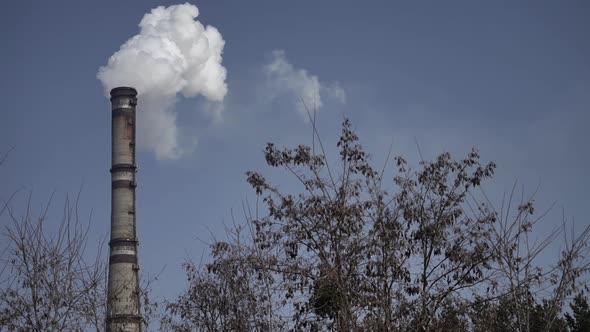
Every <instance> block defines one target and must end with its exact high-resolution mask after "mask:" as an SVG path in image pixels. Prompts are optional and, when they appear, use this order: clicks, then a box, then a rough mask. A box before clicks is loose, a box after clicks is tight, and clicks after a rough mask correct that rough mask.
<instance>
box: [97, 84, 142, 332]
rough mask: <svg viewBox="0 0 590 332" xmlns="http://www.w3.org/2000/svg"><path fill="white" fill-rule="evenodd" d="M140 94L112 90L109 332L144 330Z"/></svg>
mask: <svg viewBox="0 0 590 332" xmlns="http://www.w3.org/2000/svg"><path fill="white" fill-rule="evenodd" d="M136 96H137V91H136V90H135V89H133V88H129V87H119V88H115V89H113V90H111V105H112V113H113V114H112V117H113V122H112V164H111V165H112V167H111V240H110V242H109V247H110V256H109V280H108V290H107V315H106V316H107V317H106V331H111V332H119V331H121V332H138V331H141V316H140V314H139V276H138V270H139V264H138V261H137V245H138V242H137V231H136V225H135V187H136V183H135V172H136V164H135V106H136V105H137V98H136Z"/></svg>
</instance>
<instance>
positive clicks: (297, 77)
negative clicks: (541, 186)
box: [264, 50, 346, 121]
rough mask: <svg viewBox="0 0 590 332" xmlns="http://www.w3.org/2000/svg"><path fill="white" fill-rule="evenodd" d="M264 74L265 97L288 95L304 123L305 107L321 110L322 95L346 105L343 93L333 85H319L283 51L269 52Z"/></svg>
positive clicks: (315, 79)
mask: <svg viewBox="0 0 590 332" xmlns="http://www.w3.org/2000/svg"><path fill="white" fill-rule="evenodd" d="M264 71H265V73H266V75H267V79H268V83H269V84H268V87H267V89H266V90H265V91H264V93H265V95H266V98H268V99H274V98H277V97H279V96H282V95H289V96H290V97H292V98H293V101H294V102H295V105H296V108H297V111H298V112H299V113H300V114H301V115H302V116H303V118H304V119H305V120H306V121H307V120H308V115H307V110H306V109H305V107H306V106H307V108H308V109H309V110H310V111H311V110H313V109H315V110H316V111H317V110H319V109H321V108H322V106H323V105H324V102H323V99H322V95H323V96H327V97H329V98H332V99H334V100H336V101H338V102H340V103H342V104H345V103H346V93H345V92H344V89H342V88H341V87H340V85H339V84H338V83H337V82H334V83H325V82H320V80H319V78H318V76H316V75H312V74H310V73H309V72H308V71H307V70H305V69H302V68H295V67H294V66H293V64H291V63H290V62H289V61H288V59H287V56H286V54H285V51H283V50H275V51H273V52H272V53H271V60H270V62H269V63H267V64H266V65H265V66H264ZM302 101H303V102H304V103H305V105H304V104H303V103H302Z"/></svg>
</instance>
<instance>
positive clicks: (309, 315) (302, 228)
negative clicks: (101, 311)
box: [167, 119, 589, 331]
mask: <svg viewBox="0 0 590 332" xmlns="http://www.w3.org/2000/svg"><path fill="white" fill-rule="evenodd" d="M310 120H311V119H310ZM312 124H313V121H312ZM316 139H317V142H318V145H319V149H320V152H319V153H316V151H315V150H316V149H315V142H316ZM313 142H314V144H313V145H312V146H311V147H310V146H306V145H299V146H297V147H295V148H292V149H289V148H278V147H277V146H275V145H274V144H272V143H269V144H268V145H267V146H266V149H265V152H264V156H265V159H266V163H267V164H268V165H269V166H270V167H273V168H282V169H284V170H285V171H286V172H288V173H289V174H291V175H292V176H293V177H295V178H296V179H297V180H298V182H299V183H300V185H301V191H300V192H298V193H295V192H293V193H289V192H284V191H282V190H281V189H280V187H279V186H277V185H275V184H273V183H271V182H270V181H268V180H267V179H266V178H265V177H264V176H263V175H262V174H261V173H258V172H248V173H247V181H248V183H249V184H250V185H251V186H252V188H253V189H254V191H255V192H256V194H257V197H259V200H261V202H262V204H263V205H264V206H265V208H266V211H267V212H268V213H267V214H265V215H264V216H259V215H258V213H256V214H255V215H252V214H251V213H250V212H249V210H248V208H246V209H245V210H246V213H245V215H246V217H247V218H246V219H247V222H246V224H245V225H243V226H236V227H234V228H232V229H230V235H231V236H230V237H229V239H228V241H227V242H220V241H216V242H215V243H214V244H213V245H212V247H211V248H212V253H213V254H212V261H211V263H209V264H207V265H206V266H204V267H203V268H200V267H198V266H196V265H194V264H192V263H188V264H187V265H186V266H185V267H186V272H187V276H188V279H189V284H188V287H187V289H186V291H185V292H184V293H183V294H182V295H181V296H180V297H179V298H178V299H177V300H176V301H174V302H171V303H169V305H168V309H169V311H168V317H167V319H168V322H175V324H171V325H168V326H167V327H168V328H170V329H172V330H176V331H194V330H206V331H221V330H252V331H268V330H273V331H278V330H296V331H329V330H336V331H449V330H454V331H562V330H565V322H564V320H563V319H562V318H561V316H560V315H561V309H562V306H563V305H564V303H565V301H567V299H568V298H569V296H570V295H571V294H572V292H573V291H575V290H576V289H577V288H576V287H577V286H579V283H580V277H581V276H582V275H583V274H585V273H586V272H587V268H588V265H587V263H586V262H585V261H584V254H585V250H586V244H587V242H588V232H589V230H588V228H586V229H585V230H584V231H583V232H581V233H580V235H579V236H578V237H577V238H575V239H573V240H570V239H566V243H567V246H566V247H565V248H563V249H562V253H561V256H560V257H561V258H560V259H559V261H557V262H556V263H555V265H554V266H540V265H538V264H536V261H535V259H536V258H537V257H539V256H540V255H541V254H542V253H543V252H544V250H545V249H546V248H547V247H548V245H549V244H550V243H551V242H552V241H554V240H555V239H556V237H557V236H558V235H561V234H564V233H565V232H563V230H564V227H565V225H563V227H561V228H559V229H556V231H555V232H554V233H552V234H550V235H549V236H548V237H547V238H546V239H544V241H541V242H537V245H536V246H535V245H533V244H532V241H529V236H530V234H531V231H532V229H533V226H535V224H536V223H537V222H538V220H539V219H540V217H542V216H543V215H541V216H539V217H537V216H535V215H534V209H533V200H532V197H531V198H530V199H528V200H524V199H523V200H521V201H520V202H519V203H518V204H516V203H515V199H514V197H513V196H514V190H513V192H512V194H511V195H510V197H509V198H508V199H507V200H506V202H504V203H502V207H501V209H500V211H497V210H496V209H494V207H493V206H492V204H491V203H490V201H489V200H488V199H487V197H486V195H485V192H484V191H483V190H480V187H481V186H482V185H483V184H484V183H485V182H486V181H488V180H489V179H491V178H492V176H493V175H494V170H495V168H496V165H495V164H494V163H493V162H488V163H483V162H482V161H481V160H480V156H479V154H478V152H477V150H472V151H471V152H469V153H468V154H467V155H466V156H465V157H464V158H462V159H454V158H452V156H451V155H450V154H449V153H443V154H441V155H440V156H438V157H437V158H436V159H434V160H433V161H422V162H420V164H419V169H418V170H413V169H412V168H411V167H409V166H408V163H407V162H406V161H405V160H404V159H403V158H402V157H396V158H394V160H395V165H396V175H395V177H394V178H393V182H392V184H391V185H387V184H386V182H387V181H386V179H384V169H381V170H378V169H375V168H374V167H373V166H371V160H370V156H369V155H368V154H367V153H366V152H365V151H364V150H363V148H362V146H361V145H360V143H359V139H358V137H357V135H356V134H355V132H354V131H353V130H352V126H351V124H350V122H349V120H348V119H345V120H344V123H343V125H342V133H341V135H340V139H339V141H338V143H337V148H338V151H339V165H338V166H337V167H336V168H335V167H330V166H329V165H330V164H329V163H328V160H327V158H326V154H325V151H324V148H323V145H322V142H321V140H320V139H319V137H318V136H317V132H316V131H315V125H314V141H313ZM388 159H389V157H388ZM386 186H387V187H388V188H387V190H386V189H384V187H386ZM515 204H516V205H517V207H516V208H513V207H512V205H515ZM256 211H258V206H257V209H256ZM243 232H246V233H247V234H246V235H243V234H242V233H243ZM508 308H509V309H508Z"/></svg>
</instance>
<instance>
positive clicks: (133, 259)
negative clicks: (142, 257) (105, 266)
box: [109, 254, 137, 265]
mask: <svg viewBox="0 0 590 332" xmlns="http://www.w3.org/2000/svg"><path fill="white" fill-rule="evenodd" d="M118 263H129V264H137V256H135V255H127V254H117V255H112V256H111V257H109V265H111V264H118Z"/></svg>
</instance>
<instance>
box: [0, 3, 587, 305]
mask: <svg viewBox="0 0 590 332" xmlns="http://www.w3.org/2000/svg"><path fill="white" fill-rule="evenodd" d="M172 4H176V3H175V2H168V1H164V2H156V1H37V2H31V1H11V2H7V3H5V4H4V5H3V7H2V10H1V12H0V16H1V18H0V25H1V29H0V34H1V39H0V40H1V45H2V47H1V50H0V59H1V61H0V73H1V75H2V76H1V78H0V82H1V84H2V85H1V86H0V100H2V108H1V109H0V153H3V152H5V151H8V150H9V149H10V148H11V147H14V149H13V150H12V151H11V152H10V154H9V156H8V159H7V161H6V163H5V164H4V165H3V166H2V167H1V168H0V197H1V198H2V199H6V198H7V197H8V196H9V195H10V194H11V193H12V192H14V191H15V190H18V189H19V188H21V194H20V196H19V198H17V199H16V200H15V201H14V202H13V208H14V209H15V211H17V212H18V211H22V210H23V209H24V206H23V204H22V203H23V201H24V200H25V199H26V197H27V194H28V193H30V192H32V193H33V205H32V206H33V208H34V209H35V210H36V211H38V210H40V208H41V204H42V203H43V202H46V201H47V199H48V198H49V196H50V195H51V193H52V192H55V202H54V209H52V210H51V213H50V217H52V220H53V221H52V222H54V223H55V222H56V221H59V217H60V216H61V210H60V207H61V204H62V203H63V199H64V197H65V195H66V194H68V193H69V194H75V193H76V192H77V191H78V190H79V189H80V187H81V186H82V187H83V189H82V197H81V204H80V212H81V215H82V216H83V218H84V219H86V216H88V215H89V214H90V211H92V225H91V228H92V239H91V240H95V239H96V238H98V237H99V236H101V235H102V236H105V235H107V234H108V231H109V223H110V188H111V186H110V174H109V168H110V162H111V160H110V157H111V155H110V147H111V142H110V126H111V122H110V119H111V115H110V103H109V100H108V99H107V98H105V96H104V91H103V87H102V85H101V83H100V81H99V80H97V78H96V74H97V71H98V68H99V67H100V66H104V65H105V64H106V63H107V61H108V58H109V56H111V55H112V54H113V53H114V52H116V51H117V50H118V49H119V47H120V46H121V44H123V43H124V42H125V41H126V40H127V39H129V38H130V37H132V36H133V35H135V34H137V33H138V26H137V25H138V23H139V22H140V20H141V18H142V17H143V15H144V14H146V13H148V12H149V11H150V10H151V9H152V8H154V7H157V6H159V5H164V6H168V5H172ZM193 4H194V5H196V6H197V7H198V8H199V10H200V16H199V17H198V18H197V19H198V20H199V21H200V22H202V23H203V24H205V25H212V26H214V27H216V28H217V29H218V30H219V32H220V33H221V35H222V36H223V39H224V40H225V43H226V44H225V48H224V52H223V62H222V63H223V65H224V67H225V68H226V69H227V80H226V82H227V87H228V94H227V95H226V96H225V99H224V101H223V102H222V103H221V104H217V105H216V107H217V108H216V109H223V112H222V113H220V115H219V114H217V115H215V114H214V113H212V112H211V107H212V106H211V105H210V104H209V103H208V102H207V101H206V100H205V99H204V98H203V97H196V98H183V97H179V98H178V101H177V104H176V108H175V109H176V110H175V111H176V114H177V126H178V129H179V131H180V133H181V135H182V140H183V144H185V145H187V146H188V147H189V148H188V149H187V151H189V152H188V153H186V154H185V155H183V156H182V157H180V158H177V159H172V160H170V159H163V160H161V159H158V158H156V156H155V154H154V153H153V151H150V150H142V151H138V156H137V157H138V164H139V172H138V178H137V179H138V184H139V187H138V189H137V195H138V205H137V209H138V211H137V216H138V231H139V238H140V264H141V268H142V271H143V273H149V274H153V273H157V272H159V271H160V270H161V269H162V268H164V267H165V268H164V271H163V273H162V275H161V276H160V282H159V284H158V286H157V289H156V294H157V295H158V296H166V297H168V298H171V297H172V296H174V295H175V294H176V293H178V292H179V291H180V290H181V289H182V288H183V287H184V282H185V281H184V275H183V273H182V271H181V268H180V264H181V263H182V262H183V261H184V259H185V258H186V257H192V258H193V259H195V260H197V261H198V260H199V259H200V257H201V256H205V257H206V256H207V253H208V252H207V249H206V245H205V244H204V243H203V242H202V241H207V240H210V239H211V236H217V237H219V238H221V237H222V236H223V225H224V223H225V224H231V212H230V211H231V210H232V209H233V210H234V214H235V215H236V218H237V220H238V221H240V220H242V219H243V218H242V217H241V203H242V201H244V200H246V199H248V200H249V201H250V203H251V204H253V202H254V200H255V195H254V192H253V191H252V190H250V189H249V188H248V186H247V184H246V182H245V175H244V173H245V172H246V171H248V170H259V171H262V172H263V173H264V172H267V171H268V168H267V167H265V165H264V162H263V161H264V160H263V155H262V151H263V148H264V144H265V143H266V142H268V141H273V142H276V143H278V144H281V145H282V144H298V143H310V142H311V128H310V126H309V124H308V123H306V121H304V117H303V116H302V115H301V113H300V104H299V99H298V96H300V95H302V94H305V93H306V91H317V93H318V94H319V95H320V98H321V100H322V106H321V107H320V108H319V110H318V121H319V127H320V134H321V135H322V137H323V140H324V144H326V145H330V146H331V150H330V151H333V148H334V147H335V143H336V140H337V135H338V128H339V125H340V123H341V121H342V118H343V116H348V117H350V118H351V120H352V122H353V124H354V126H355V128H356V129H357V131H358V133H359V136H360V137H361V141H362V143H363V144H364V145H365V146H366V147H367V150H368V151H369V152H371V154H372V155H373V156H374V159H375V161H376V162H377V163H378V164H379V165H380V164H381V163H383V161H384V160H385V155H386V153H387V150H388V148H389V145H390V143H391V142H393V151H392V153H394V154H403V155H405V156H407V157H408V159H410V160H412V161H414V162H415V161H417V160H418V153H417V149H416V143H415V142H416V141H418V142H419V145H420V147H421V149H422V153H423V155H424V157H425V158H433V157H435V156H436V155H437V154H439V153H440V152H443V151H451V152H452V153H453V155H455V156H457V157H459V156H462V155H465V154H466V153H467V152H468V151H469V149H470V148H471V147H472V146H476V147H478V148H479V150H480V152H481V155H482V158H483V159H484V160H494V161H495V162H496V163H497V164H498V172H497V176H496V178H495V179H494V180H493V181H492V183H491V184H490V186H488V187H487V188H488V189H487V193H488V194H489V195H490V196H491V197H492V199H493V200H494V201H496V202H499V201H500V200H501V195H502V192H504V191H506V190H509V189H510V188H511V187H512V185H513V183H514V181H515V180H518V183H519V185H523V186H524V188H525V190H526V191H527V192H529V193H530V192H532V191H534V190H535V189H536V188H537V187H539V192H538V194H537V199H536V202H537V203H538V204H537V205H538V207H539V209H541V210H542V209H543V208H547V207H549V206H550V204H551V203H552V202H555V203H556V206H555V209H554V213H551V214H550V215H549V216H548V217H547V219H546V220H545V225H544V226H543V227H542V228H541V229H539V233H538V234H539V236H541V235H542V234H543V232H546V231H547V230H550V229H551V228H552V227H555V226H556V225H558V224H560V223H561V211H562V208H563V209H564V211H565V215H566V216H567V217H568V218H569V220H572V219H575V223H576V226H575V227H576V229H581V228H582V227H583V226H585V225H588V223H589V221H588V218H587V209H586V208H587V204H588V201H589V198H590V197H589V196H590V195H589V189H588V188H589V187H590V177H589V176H588V174H587V168H588V164H589V162H590V156H589V153H590V149H589V148H588V142H589V141H590V134H589V132H588V129H587V128H588V126H589V124H590V36H589V35H590V19H589V18H590V2H588V1H557V0H556V1H528V2H527V1H518V2H515V1H488V2H486V3H484V2H481V1H478V2H474V1H444V2H443V1H431V2H426V1H411V2H396V1H198V2H193ZM277 51H278V52H277ZM273 52H274V53H273ZM277 59H278V60H280V61H281V64H282V65H283V66H284V67H283V68H286V70H285V71H283V72H282V74H280V75H278V76H277V75H275V76H273V75H269V74H268V71H267V69H268V66H269V65H270V64H272V63H273V61H277ZM265 68H266V69H265ZM309 89H311V90H309ZM138 117H139V120H138V121H140V122H141V99H140V100H139V108H138ZM187 142H188V143H187ZM271 174H272V175H273V176H274V179H275V180H276V181H277V182H279V183H280V182H281V174H285V175H286V173H278V172H274V171H273V172H271ZM285 183H287V182H285ZM283 188H286V189H288V188H289V185H288V184H285V186H284V187H283ZM0 222H1V223H2V225H5V224H6V223H7V222H8V221H7V219H5V218H3V219H2V220H0ZM199 239H200V240H199ZM1 241H5V239H2V240H1ZM559 245H560V244H556V248H558V247H559ZM89 250H90V249H89Z"/></svg>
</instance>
